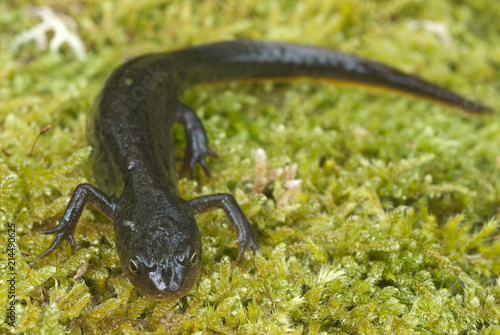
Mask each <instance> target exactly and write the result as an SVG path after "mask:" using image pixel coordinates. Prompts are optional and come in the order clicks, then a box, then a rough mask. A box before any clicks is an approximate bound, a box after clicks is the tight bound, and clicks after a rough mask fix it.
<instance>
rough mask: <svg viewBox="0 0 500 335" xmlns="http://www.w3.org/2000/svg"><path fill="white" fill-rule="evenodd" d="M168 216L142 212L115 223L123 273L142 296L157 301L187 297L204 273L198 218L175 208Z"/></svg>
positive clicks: (164, 213) (117, 219)
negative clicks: (201, 271)
mask: <svg viewBox="0 0 500 335" xmlns="http://www.w3.org/2000/svg"><path fill="white" fill-rule="evenodd" d="M168 212H169V213H166V212H165V211H163V212H162V213H151V212H150V213H144V212H142V213H141V215H140V217H137V218H135V219H131V220H123V221H121V220H120V218H119V217H118V218H115V222H114V224H115V231H116V236H117V239H116V250H117V252H118V256H119V257H120V264H121V267H122V269H123V272H125V275H126V276H127V278H128V279H129V280H130V282H131V283H132V285H134V287H135V288H136V289H137V291H139V293H141V294H142V295H144V296H145V297H147V298H149V299H151V300H155V301H175V300H177V299H179V298H182V297H183V296H185V295H186V294H187V293H188V292H189V290H191V288H192V287H193V285H194V283H195V282H196V279H197V278H198V276H199V274H200V270H201V258H202V248H201V236H200V232H199V229H198V226H197V225H196V222H195V220H194V216H193V215H192V213H191V211H188V212H185V213H182V211H175V212H173V211H172V208H169V209H168ZM173 214H174V215H173ZM137 220H140V221H137ZM120 221H121V222H120ZM138 222H140V223H138Z"/></svg>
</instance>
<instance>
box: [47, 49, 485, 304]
mask: <svg viewBox="0 0 500 335" xmlns="http://www.w3.org/2000/svg"><path fill="white" fill-rule="evenodd" d="M304 77H305V78H308V79H312V80H326V81H340V82H351V83H358V84H364V85H369V86H376V87H381V88H388V89H391V90H395V91H400V92H405V93H408V94H411V95H415V96H418V97H421V98H427V99H431V100H434V101H437V102H442V103H445V104H448V105H451V106H455V107H458V108H461V109H464V110H466V111H469V112H475V113H481V112H486V111H488V108H486V107H484V106H482V105H480V104H478V103H475V102H473V101H471V100H467V99H465V98H463V97H462V96H460V95H458V94H455V93H453V92H451V91H449V90H447V89H445V88H442V87H439V86H437V85H434V84H431V83H429V82H426V81H424V80H422V79H420V78H417V77H415V76H412V75H408V74H405V73H402V72H400V71H398V70H395V69H393V68H390V67H388V66H385V65H382V64H380V63H377V62H373V61H370V60H366V59H362V58H359V57H356V56H353V55H349V54H344V53H340V52H337V51H334V50H329V49H323V48H314V47H306V46H299V45H292V44H285V43H273V42H258V41H235V42H222V43H215V44H207V45H202V46H197V47H193V48H188V49H183V50H179V51H174V52H170V53H159V54H150V55H144V56H140V57H137V58H134V59H132V60H130V61H128V62H126V63H125V64H123V65H122V66H120V67H118V68H117V69H116V70H115V71H114V72H113V73H112V75H111V76H110V78H109V79H108V80H107V82H106V84H105V85H104V88H103V89H102V91H101V93H100V95H99V97H98V98H97V99H96V102H95V104H94V106H93V107H92V109H91V112H90V115H89V117H88V123H87V140H88V143H89V144H90V145H91V146H92V148H93V151H92V155H91V160H92V166H93V169H94V175H95V178H96V181H97V184H98V186H99V188H96V187H94V186H92V185H89V184H81V185H78V186H77V188H76V190H75V192H74V194H73V197H72V198H71V200H70V202H69V204H68V207H67V208H66V211H65V213H64V215H63V217H62V219H61V221H60V222H59V225H58V226H56V227H54V228H52V229H48V230H45V231H42V233H44V234H56V238H55V240H54V241H53V243H52V245H51V246H50V247H49V248H48V249H47V250H46V251H45V252H44V253H43V254H42V255H40V256H39V258H42V257H45V256H46V255H48V254H49V253H51V252H52V251H53V250H54V249H56V247H57V246H58V245H59V244H60V243H61V242H62V241H63V240H67V241H68V242H69V243H70V245H71V249H72V252H74V250H75V241H74V238H73V233H74V231H75V228H76V224H77V222H78V219H79V218H80V215H81V212H82V210H83V207H84V206H85V205H86V204H91V205H92V206H94V207H95V208H97V209H98V210H99V211H100V212H102V213H103V214H104V215H106V216H107V217H108V218H109V219H110V220H112V221H113V223H114V229H115V236H116V250H117V252H118V255H119V257H120V262H121V266H122V269H123V271H124V272H125V274H126V275H127V278H128V279H129V280H130V281H131V282H132V284H133V285H134V287H135V288H136V289H137V290H138V291H139V292H140V293H141V294H143V295H144V296H146V297H148V298H150V299H153V300H158V301H172V300H176V299H179V298H180V297H182V296H184V295H186V294H187V293H188V291H189V290H190V289H191V288H192V287H193V285H194V283H195V281H196V279H197V277H198V275H199V273H200V267H201V259H202V247H201V238H200V232H199V230H198V226H197V225H196V222H195V219H194V215H195V214H199V213H203V212H206V211H210V210H214V209H223V210H224V211H225V212H226V214H227V216H228V219H229V221H230V222H231V224H232V225H233V227H234V229H235V231H236V233H237V236H238V244H239V252H238V259H237V261H239V260H240V259H241V258H242V256H243V253H244V252H245V250H246V249H248V248H249V249H251V250H253V251H255V250H257V243H256V238H255V234H254V232H253V230H252V227H251V225H250V222H249V221H248V219H247V218H246V217H245V215H244V214H243V212H242V210H241V209H240V207H239V206H238V204H237V203H236V201H235V199H234V197H233V196H232V195H230V194H214V195H207V196H202V197H198V198H195V199H191V200H189V201H186V200H184V199H182V198H181V197H180V194H179V192H178V190H177V176H176V171H175V161H174V148H173V144H172V133H171V132H172V125H173V124H174V123H176V122H179V123H181V124H182V125H183V126H184V129H185V135H186V143H187V145H186V151H185V159H184V164H183V167H184V169H187V170H189V173H190V176H191V177H193V174H194V167H195V165H196V164H197V163H199V164H200V165H201V166H202V168H203V169H204V171H205V173H206V174H207V175H210V171H209V168H208V165H207V162H206V156H207V155H211V156H213V157H217V155H216V154H215V152H213V151H212V150H211V149H210V148H209V147H208V143H207V135H206V132H205V129H204V127H203V125H202V123H201V121H200V119H199V118H198V117H197V116H196V114H195V113H194V111H193V110H191V109H190V108H189V107H187V106H185V105H183V104H182V103H180V102H179V101H178V98H177V97H178V96H179V94H180V93H181V92H182V90H183V89H185V88H186V87H189V86H191V85H195V84H200V83H207V82H216V81H226V80H264V79H275V80H280V81H283V80H290V79H301V78H304Z"/></svg>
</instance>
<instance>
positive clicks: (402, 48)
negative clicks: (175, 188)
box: [0, 0, 500, 334]
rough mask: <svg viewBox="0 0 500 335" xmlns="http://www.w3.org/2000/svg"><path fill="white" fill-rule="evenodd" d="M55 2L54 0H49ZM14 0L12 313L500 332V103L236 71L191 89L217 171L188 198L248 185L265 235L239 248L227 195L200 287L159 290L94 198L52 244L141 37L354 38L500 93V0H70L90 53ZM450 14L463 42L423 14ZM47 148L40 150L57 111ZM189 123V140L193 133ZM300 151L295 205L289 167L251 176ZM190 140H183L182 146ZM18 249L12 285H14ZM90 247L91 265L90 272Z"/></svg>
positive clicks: (5, 194) (1, 125) (7, 59)
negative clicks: (280, 174)
mask: <svg viewBox="0 0 500 335" xmlns="http://www.w3.org/2000/svg"><path fill="white" fill-rule="evenodd" d="M38 3H40V4H41V3H42V1H39V2H38ZM23 4H24V5H25V6H28V5H31V4H32V3H31V2H28V1H18V2H17V5H16V7H14V6H13V5H11V4H10V3H9V2H7V3H5V2H3V3H1V4H0V28H1V30H2V31H3V32H4V33H3V39H2V40H1V42H0V43H2V45H1V50H2V52H1V53H0V61H1V64H2V71H0V92H1V97H2V99H0V147H1V149H3V150H4V153H0V233H1V234H2V238H0V246H1V247H2V249H3V250H7V247H8V245H7V242H8V225H9V224H12V223H14V224H15V226H16V241H15V253H14V255H13V256H14V259H15V271H16V272H17V276H16V286H15V288H16V296H17V298H18V299H19V300H18V302H17V304H16V312H17V319H16V327H15V328H11V327H9V326H8V325H7V323H6V322H7V321H8V320H7V318H6V317H5V316H6V309H5V308H3V309H2V310H1V311H2V315H3V316H4V317H2V318H1V319H2V321H3V323H2V324H1V325H0V328H1V331H0V332H2V333H5V332H11V333H15V334H20V333H28V334H37V333H46V334H48V333H50V334H57V333H64V332H69V333H71V334H101V333H105V334H108V333H110V334H111V333H112V334H121V333H123V334H135V333H137V334H139V333H141V334H142V333H151V334H163V333H198V334H214V333H216V334H235V333H241V334H263V333H265V334H284V333H291V334H320V333H324V334H497V333H499V332H500V298H499V297H500V284H499V283H500V281H499V280H498V276H499V275H500V242H499V240H498V233H499V224H498V208H499V206H500V174H499V169H500V167H499V166H500V163H499V162H500V159H499V157H500V151H499V149H498V147H499V146H498V143H500V122H499V120H498V117H497V116H496V114H493V115H489V116H481V117H476V116H470V115H466V114H464V113H462V112H458V111H453V110H449V109H446V108H444V107H440V106H435V105H432V104H429V103H427V102H421V101H418V100H415V99H410V98H407V97H400V96H397V95H393V94H383V93H378V92H367V91H364V90H362V89H358V88H352V87H335V86H329V85H312V84H307V83H302V84H294V85H281V84H269V83H265V84H258V85H257V84H245V83H230V84H224V85H222V84H217V85H211V86H203V87H196V88H193V89H192V90H190V91H188V92H186V93H185V94H184V96H183V97H182V100H183V101H184V102H185V103H186V104H188V105H190V106H192V107H193V108H194V109H196V110H197V111H198V113H199V115H200V116H201V117H202V118H203V119H204V124H205V126H206V128H207V130H208V133H209V136H210V142H211V145H212V147H213V148H214V150H215V151H216V152H218V153H219V155H220V159H219V160H212V161H210V165H211V170H212V172H213V175H214V177H213V178H211V179H208V178H206V177H204V176H203V175H200V177H199V180H198V181H192V180H186V179H182V180H181V181H180V183H179V188H180V190H181V193H182V194H183V195H184V196H185V197H186V198H192V197H196V196H199V195H201V194H210V193H215V192H230V193H232V194H234V195H235V196H236V198H237V200H238V202H239V203H240V204H241V206H242V208H243V210H244V211H245V213H246V214H247V215H248V216H249V217H250V219H251V221H252V222H253V224H254V226H255V227H256V229H257V232H258V235H259V240H260V251H259V252H258V253H257V254H255V255H253V254H251V253H247V254H246V255H245V260H244V261H243V262H242V264H241V265H239V266H236V265H234V260H235V257H236V253H237V247H236V246H235V245H234V244H233V243H231V242H232V241H233V240H234V239H235V236H234V233H233V231H232V229H231V227H230V224H229V222H228V221H227V219H226V217H225V215H224V213H222V212H219V211H216V212H211V213H207V214H204V215H200V216H198V217H197V221H198V223H199V226H200V229H201V231H202V235H203V253H204V255H203V256H204V257H203V269H202V274H201V276H200V278H199V279H198V282H197V283H196V285H195V287H194V288H193V290H192V291H191V292H190V293H189V294H188V296H187V297H186V299H183V300H181V301H179V302H176V303H156V302H152V301H149V300H147V299H145V298H143V297H141V296H140V295H139V294H138V293H137V292H136V291H135V290H134V289H133V287H132V286H131V284H130V283H129V282H128V281H127V280H126V278H125V276H124V275H123V273H122V271H121V269H120V265H119V261H118V257H117V255H116V252H115V251H114V232H113V228H112V225H111V224H110V223H109V222H108V220H106V219H105V218H104V217H103V216H101V215H100V214H98V213H97V212H95V211H94V210H92V209H91V208H87V209H85V210H84V212H83V215H82V218H81V219H80V223H79V226H78V228H77V235H76V240H77V252H76V253H75V254H74V255H70V250H69V247H68V245H67V244H64V245H63V246H62V247H59V248H58V249H57V250H56V251H55V252H54V253H53V254H51V255H50V256H49V257H47V258H45V259H43V260H41V261H36V257H37V256H38V255H39V254H40V253H41V252H42V251H44V250H45V249H46V248H47V247H48V246H49V245H50V243H51V241H52V239H53V237H52V236H45V235H42V234H39V233H38V232H39V231H40V230H42V229H46V228H48V227H52V226H54V225H55V224H56V223H57V221H58V220H59V218H60V216H61V215H62V212H63V211H64V208H65V206H66V204H67V202H68V200H69V197H70V196H71V192H72V191H73V189H74V187H75V186H76V185H78V184H79V183H82V182H87V181H89V182H93V176H92V174H91V173H90V169H89V168H88V162H87V158H88V155H89V148H88V147H86V142H85V115H86V111H87V109H88V106H89V105H90V104H91V102H92V100H93V99H94V97H95V95H96V94H97V92H98V91H99V89H100V87H101V86H102V83H103V81H104V80H105V78H106V76H107V75H108V74H109V73H110V71H111V69H113V68H114V67H116V66H118V65H119V64H120V63H122V61H123V60H125V59H126V58H127V57H130V56H133V55H139V54H141V53H145V52H156V51H160V50H172V49H177V48H181V47H184V46H188V45H194V44H200V43H205V42H211V41H216V40H231V39H235V38H254V39H268V40H284V41H290V42H295V43H306V44H311V45H321V46H327V47H332V48H336V49H341V50H344V51H349V52H354V53H356V54H359V55H361V56H365V57H370V58H373V59H376V60H379V61H382V62H385V63H389V64H391V65H393V66H396V67H398V68H401V69H403V70H406V71H409V72H414V73H418V74H420V75H421V76H423V77H425V78H428V79H430V80H432V81H435V82H437V83H440V84H443V85H447V86H449V87H451V88H452V89H454V90H456V91H458V92H460V93H463V94H464V95H466V96H469V97H474V98H477V99H478V100H481V101H483V102H484V103H485V104H487V105H490V106H492V107H493V108H494V109H496V110H497V111H498V106H500V104H499V99H498V91H499V89H500V85H499V82H498V77H497V74H498V67H499V63H498V59H500V40H499V39H500V37H499V35H498V31H500V22H499V21H498V17H500V3H499V4H497V2H492V1H486V0H479V1H478V0H474V1H473V0H463V1H452V0H443V1H437V2H432V3H431V2H422V1H411V0H410V1H401V0H393V1H369V2H367V1H361V0H349V1H313V0H306V1H302V2H296V1H285V0H283V1H260V2H257V3H255V1H250V0H243V1H232V0H229V1H222V2H221V1H212V0H207V1H201V2H200V1H181V0H173V1H168V2H166V3H165V2H164V1H153V0H148V1H128V0H127V1H123V2H121V4H120V6H117V7H115V6H114V5H113V3H112V2H100V1H95V0H90V1H86V2H84V3H64V4H63V3H56V2H54V6H55V7H54V10H56V11H57V12H60V13H64V14H66V15H69V16H71V17H73V18H75V20H76V21H77V23H78V25H79V30H78V33H79V35H80V36H81V38H82V40H83V41H84V43H85V45H86V47H87V49H88V51H87V56H88V61H87V62H85V63H80V62H78V61H77V60H76V59H75V57H74V55H73V53H72V52H71V51H70V50H69V48H68V47H67V46H66V47H63V48H62V49H61V52H60V53H59V54H55V55H54V54H50V53H49V52H42V51H39V50H37V49H36V47H35V44H34V43H31V44H26V45H23V46H21V48H20V49H19V50H18V51H16V52H14V51H12V50H11V49H10V48H9V43H10V41H12V39H13V38H14V36H15V35H16V34H19V33H21V32H22V31H25V30H27V29H29V28H31V27H33V26H34V25H36V24H37V23H38V22H39V21H38V19H37V18H32V17H30V16H28V15H27V14H26V11H25V7H22V5H23ZM416 19H430V20H434V21H439V22H442V23H444V24H445V25H446V27H447V28H448V30H449V32H450V36H451V37H452V39H453V45H452V46H451V47H446V46H444V45H443V43H442V41H441V40H440V38H439V37H438V36H436V35H435V34H433V33H432V32H429V31H425V30H417V31H411V30H409V29H408V28H407V24H408V22H410V21H412V20H416ZM47 124H51V125H52V128H51V130H50V131H49V132H48V133H46V134H44V135H42V137H41V138H40V139H39V141H38V143H37V146H36V148H35V150H34V153H33V156H32V157H28V156H27V154H28V152H29V150H30V148H31V145H32V143H33V141H34V139H35V138H36V136H37V135H38V132H39V131H40V129H42V128H43V127H44V126H45V125H47ZM175 141H176V142H178V143H182V142H183V139H182V135H181V134H176V136H175ZM257 148H264V149H265V151H266V153H267V156H268V166H269V168H270V169H274V168H279V167H284V166H285V165H287V164H291V163H297V164H298V177H297V178H300V179H302V181H303V186H302V192H301V194H299V195H298V196H296V197H294V198H292V200H291V201H290V203H289V205H288V206H284V207H280V208H279V207H278V206H277V203H276V202H277V200H278V198H279V197H281V196H282V195H283V193H284V192H285V186H284V182H283V180H282V179H277V180H275V181H273V182H272V183H271V184H270V185H268V187H267V188H266V190H265V192H264V194H258V195H255V196H251V195H250V194H251V192H250V185H251V184H252V183H253V180H254V177H255V172H254V170H255V161H254V154H255V150H256V149H257ZM178 153H179V154H178V155H179V157H180V156H181V155H182V153H181V150H178ZM7 258H8V255H7V253H3V254H2V263H1V264H2V277H1V283H2V284H1V286H0V305H1V306H6V305H7V304H8V303H10V300H9V298H8V294H9V288H10V286H9V285H7V279H8V278H9V277H10V275H8V274H7V273H9V272H11V271H10V270H9V268H8V265H9V264H8V263H7ZM86 263H88V268H87V270H86V272H85V274H84V275H83V277H82V278H81V279H75V278H74V276H75V274H76V273H77V271H78V269H79V268H81V267H82V266H84V264H86Z"/></svg>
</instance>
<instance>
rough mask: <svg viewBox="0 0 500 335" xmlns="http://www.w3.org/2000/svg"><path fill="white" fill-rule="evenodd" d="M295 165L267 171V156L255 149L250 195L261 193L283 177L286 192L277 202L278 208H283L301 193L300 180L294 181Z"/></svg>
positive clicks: (261, 150)
mask: <svg viewBox="0 0 500 335" xmlns="http://www.w3.org/2000/svg"><path fill="white" fill-rule="evenodd" d="M297 167H298V165H297V163H294V164H292V165H288V166H285V167H284V168H277V169H273V170H271V171H267V155H266V152H265V151H264V150H263V149H260V148H259V149H257V151H256V153H255V180H254V183H253V185H252V186H251V189H252V195H255V194H259V193H262V192H263V191H264V190H265V188H266V186H267V185H268V184H269V183H270V182H272V181H275V180H277V179H278V178H280V177H282V176H283V185H284V186H285V189H286V191H285V192H284V193H283V194H282V196H281V197H280V198H279V199H278V201H277V206H278V208H283V207H285V206H287V205H288V204H289V203H290V200H291V199H292V198H293V197H294V196H296V195H298V194H300V193H301V192H302V179H295V177H296V175H297Z"/></svg>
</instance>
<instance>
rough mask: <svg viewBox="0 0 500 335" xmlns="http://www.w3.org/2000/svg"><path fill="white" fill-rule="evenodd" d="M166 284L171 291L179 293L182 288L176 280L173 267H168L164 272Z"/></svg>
mask: <svg viewBox="0 0 500 335" xmlns="http://www.w3.org/2000/svg"><path fill="white" fill-rule="evenodd" d="M163 279H164V282H165V283H167V287H168V289H169V290H170V291H177V290H178V289H179V288H180V285H179V283H178V282H177V280H176V276H175V272H174V269H173V268H172V267H170V266H169V267H167V268H166V269H165V270H164V272H163Z"/></svg>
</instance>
